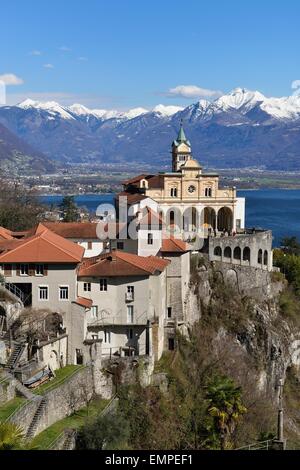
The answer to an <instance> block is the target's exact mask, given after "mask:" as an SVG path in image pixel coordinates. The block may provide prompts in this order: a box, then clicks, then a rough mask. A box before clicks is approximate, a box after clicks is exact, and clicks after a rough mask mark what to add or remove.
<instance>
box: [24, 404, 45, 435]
mask: <svg viewBox="0 0 300 470" xmlns="http://www.w3.org/2000/svg"><path fill="white" fill-rule="evenodd" d="M46 404H47V400H46V398H44V397H43V398H41V401H40V403H39V405H38V407H37V409H36V412H35V413H34V416H33V418H32V421H31V423H30V425H29V428H28V430H27V433H26V438H27V439H32V438H33V437H34V435H35V431H36V429H37V427H38V424H39V421H40V419H41V417H42V416H43V414H44V412H45V408H46Z"/></svg>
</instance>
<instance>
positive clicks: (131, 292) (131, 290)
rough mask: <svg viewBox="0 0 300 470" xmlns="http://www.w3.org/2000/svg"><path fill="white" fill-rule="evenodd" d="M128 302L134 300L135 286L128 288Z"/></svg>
mask: <svg viewBox="0 0 300 470" xmlns="http://www.w3.org/2000/svg"><path fill="white" fill-rule="evenodd" d="M126 300H127V301H128V302H130V301H133V300H134V286H127V292H126Z"/></svg>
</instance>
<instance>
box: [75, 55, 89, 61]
mask: <svg viewBox="0 0 300 470" xmlns="http://www.w3.org/2000/svg"><path fill="white" fill-rule="evenodd" d="M77 60H79V61H80V62H86V61H87V60H88V58H87V57H83V56H81V57H77Z"/></svg>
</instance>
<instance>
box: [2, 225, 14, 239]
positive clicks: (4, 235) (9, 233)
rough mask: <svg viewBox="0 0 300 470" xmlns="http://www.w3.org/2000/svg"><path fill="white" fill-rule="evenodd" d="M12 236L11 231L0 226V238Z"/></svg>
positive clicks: (10, 237)
mask: <svg viewBox="0 0 300 470" xmlns="http://www.w3.org/2000/svg"><path fill="white" fill-rule="evenodd" d="M12 238H13V236H12V232H11V231H10V230H8V229H7V228H4V227H0V240H11V239H12Z"/></svg>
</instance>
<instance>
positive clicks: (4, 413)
mask: <svg viewBox="0 0 300 470" xmlns="http://www.w3.org/2000/svg"><path fill="white" fill-rule="evenodd" d="M25 401H26V398H23V397H16V398H14V399H13V400H10V401H8V402H7V403H5V405H3V406H0V422H3V421H5V420H6V419H7V418H8V417H9V416H10V415H11V414H12V413H13V412H14V411H15V410H16V409H17V408H18V407H19V406H20V405H22V403H25Z"/></svg>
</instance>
